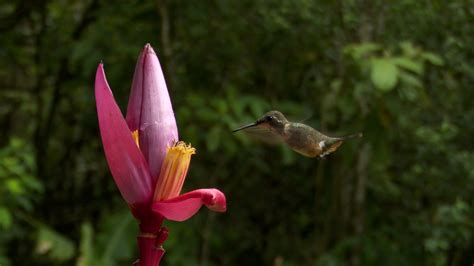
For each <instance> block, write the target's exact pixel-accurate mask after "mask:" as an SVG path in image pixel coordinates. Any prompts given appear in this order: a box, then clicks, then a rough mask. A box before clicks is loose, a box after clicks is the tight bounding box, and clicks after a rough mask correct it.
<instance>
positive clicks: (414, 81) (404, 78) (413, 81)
mask: <svg viewBox="0 0 474 266" xmlns="http://www.w3.org/2000/svg"><path fill="white" fill-rule="evenodd" d="M398 77H399V78H400V81H401V82H402V83H404V84H406V85H408V86H412V87H416V88H423V84H422V83H421V81H420V79H419V78H418V77H416V76H414V75H412V74H410V73H407V72H404V71H400V72H399V73H398Z"/></svg>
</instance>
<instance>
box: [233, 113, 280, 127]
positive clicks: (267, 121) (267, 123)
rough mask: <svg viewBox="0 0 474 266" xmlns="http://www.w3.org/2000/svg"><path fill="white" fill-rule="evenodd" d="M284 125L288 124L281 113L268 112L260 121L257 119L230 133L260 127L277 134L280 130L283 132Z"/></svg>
mask: <svg viewBox="0 0 474 266" xmlns="http://www.w3.org/2000/svg"><path fill="white" fill-rule="evenodd" d="M286 123H288V120H287V119H286V117H285V116H284V115H283V114H282V113H281V112H279V111H270V112H267V113H266V114H264V115H263V116H262V117H261V118H260V119H258V120H257V121H255V122H254V123H252V124H248V125H245V126H243V127H240V128H238V129H235V130H234V131H232V132H237V131H239V130H242V129H246V128H250V127H262V128H266V129H269V130H271V131H277V132H279V131H280V130H283V127H284V126H285V124H286Z"/></svg>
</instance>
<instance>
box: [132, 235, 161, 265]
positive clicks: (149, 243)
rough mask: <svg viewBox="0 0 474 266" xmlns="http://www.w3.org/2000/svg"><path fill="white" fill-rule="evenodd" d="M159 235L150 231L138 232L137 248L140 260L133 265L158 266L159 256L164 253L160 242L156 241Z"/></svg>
mask: <svg viewBox="0 0 474 266" xmlns="http://www.w3.org/2000/svg"><path fill="white" fill-rule="evenodd" d="M158 239H160V236H159V235H155V234H150V233H140V235H139V236H138V237H137V242H138V248H139V250H140V260H139V261H138V263H136V264H134V265H135V266H158V265H160V261H161V258H162V257H163V255H164V254H165V250H164V249H163V246H162V244H163V243H158V241H157V240H158Z"/></svg>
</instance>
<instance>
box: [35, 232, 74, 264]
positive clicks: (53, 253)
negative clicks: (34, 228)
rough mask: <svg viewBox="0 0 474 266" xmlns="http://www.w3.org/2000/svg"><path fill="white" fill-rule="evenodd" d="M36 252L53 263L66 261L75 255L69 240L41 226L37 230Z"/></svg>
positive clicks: (72, 244)
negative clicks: (45, 256) (47, 257)
mask: <svg viewBox="0 0 474 266" xmlns="http://www.w3.org/2000/svg"><path fill="white" fill-rule="evenodd" d="M37 234H38V236H37V245H36V252H37V253H38V254H40V255H45V254H46V255H47V256H49V257H50V258H51V260H53V261H67V260H68V259H70V258H72V256H74V254H75V246H74V243H72V241H71V240H69V239H67V238H66V237H64V236H63V235H61V234H59V233H58V232H55V231H53V230H51V229H50V228H47V227H46V226H42V227H40V228H39V229H38V233H37Z"/></svg>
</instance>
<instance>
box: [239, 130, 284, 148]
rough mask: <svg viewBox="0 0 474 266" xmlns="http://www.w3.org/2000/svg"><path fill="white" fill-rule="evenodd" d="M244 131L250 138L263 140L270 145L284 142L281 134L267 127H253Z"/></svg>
mask: <svg viewBox="0 0 474 266" xmlns="http://www.w3.org/2000/svg"><path fill="white" fill-rule="evenodd" d="M242 131H243V132H244V133H245V134H247V135H248V136H249V137H250V138H252V139H255V140H257V141H261V142H263V143H265V144H268V145H278V144H281V143H283V142H284V141H283V139H282V138H281V136H280V135H278V134H276V133H274V132H272V131H270V130H269V129H266V128H260V127H252V128H247V129H244V130H242Z"/></svg>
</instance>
